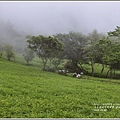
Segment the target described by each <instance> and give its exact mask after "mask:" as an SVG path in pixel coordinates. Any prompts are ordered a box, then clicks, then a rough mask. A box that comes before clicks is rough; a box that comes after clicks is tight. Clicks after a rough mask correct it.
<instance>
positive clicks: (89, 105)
mask: <svg viewBox="0 0 120 120" xmlns="http://www.w3.org/2000/svg"><path fill="white" fill-rule="evenodd" d="M119 117H120V82H119V80H112V81H109V79H104V78H103V79H102V78H101V79H100V78H93V77H90V78H89V79H77V78H72V77H70V76H62V75H59V74H56V73H52V72H46V71H42V70H41V68H39V67H36V66H26V65H22V64H19V63H16V62H11V61H5V60H3V59H0V118H119Z"/></svg>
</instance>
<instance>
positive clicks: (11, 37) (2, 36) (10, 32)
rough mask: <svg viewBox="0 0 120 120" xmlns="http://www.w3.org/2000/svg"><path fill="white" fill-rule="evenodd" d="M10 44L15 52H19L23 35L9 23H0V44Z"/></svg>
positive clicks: (23, 40)
mask: <svg viewBox="0 0 120 120" xmlns="http://www.w3.org/2000/svg"><path fill="white" fill-rule="evenodd" d="M6 43H10V44H11V45H13V46H14V48H15V49H16V50H17V51H21V50H22V49H23V48H24V46H25V44H26V42H25V33H24V32H21V33H19V32H18V31H17V30H16V29H15V27H14V25H13V24H12V23H11V22H9V21H8V22H5V21H3V20H1V21H0V44H1V45H4V44H6Z"/></svg>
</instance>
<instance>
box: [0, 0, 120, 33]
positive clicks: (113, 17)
mask: <svg viewBox="0 0 120 120" xmlns="http://www.w3.org/2000/svg"><path fill="white" fill-rule="evenodd" d="M0 20H4V21H10V22H11V23H13V25H14V27H15V28H16V29H17V30H19V31H25V32H26V33H32V34H35V35H38V34H56V33H67V32H69V31H75V32H82V33H84V34H86V33H90V32H91V31H92V30H93V29H97V30H98V32H103V33H107V32H108V31H113V30H114V29H115V28H116V26H120V2H114V1H113V2H109V1H107V2H102V1H101V2H88V1H86V2H83V1H82V2H73V1H72V2H70V1H68V2H62V1H60V2H49V1H46V2H34V1H32V2H30V1H29V2H22V1H20V2H15V1H14V2H0Z"/></svg>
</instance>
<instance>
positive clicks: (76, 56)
mask: <svg viewBox="0 0 120 120" xmlns="http://www.w3.org/2000/svg"><path fill="white" fill-rule="evenodd" d="M54 36H55V37H56V38H58V39H59V40H60V41H62V42H63V43H64V52H63V54H62V57H63V58H64V59H67V60H70V61H71V66H72V70H73V72H75V71H78V72H80V71H85V70H84V69H83V68H82V66H81V64H82V63H83V54H84V49H83V48H84V46H85V45H86V44H87V38H86V36H85V35H83V34H81V33H79V32H69V33H68V34H56V35H54ZM69 63H70V62H69Z"/></svg>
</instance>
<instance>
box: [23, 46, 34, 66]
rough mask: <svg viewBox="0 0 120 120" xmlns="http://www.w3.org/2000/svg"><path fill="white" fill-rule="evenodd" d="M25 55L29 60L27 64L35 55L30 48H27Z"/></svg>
mask: <svg viewBox="0 0 120 120" xmlns="http://www.w3.org/2000/svg"><path fill="white" fill-rule="evenodd" d="M23 57H24V59H25V61H26V62H27V64H29V62H30V61H32V59H33V58H34V57H35V56H34V52H33V51H32V50H30V49H28V48H25V49H24V53H23Z"/></svg>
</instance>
